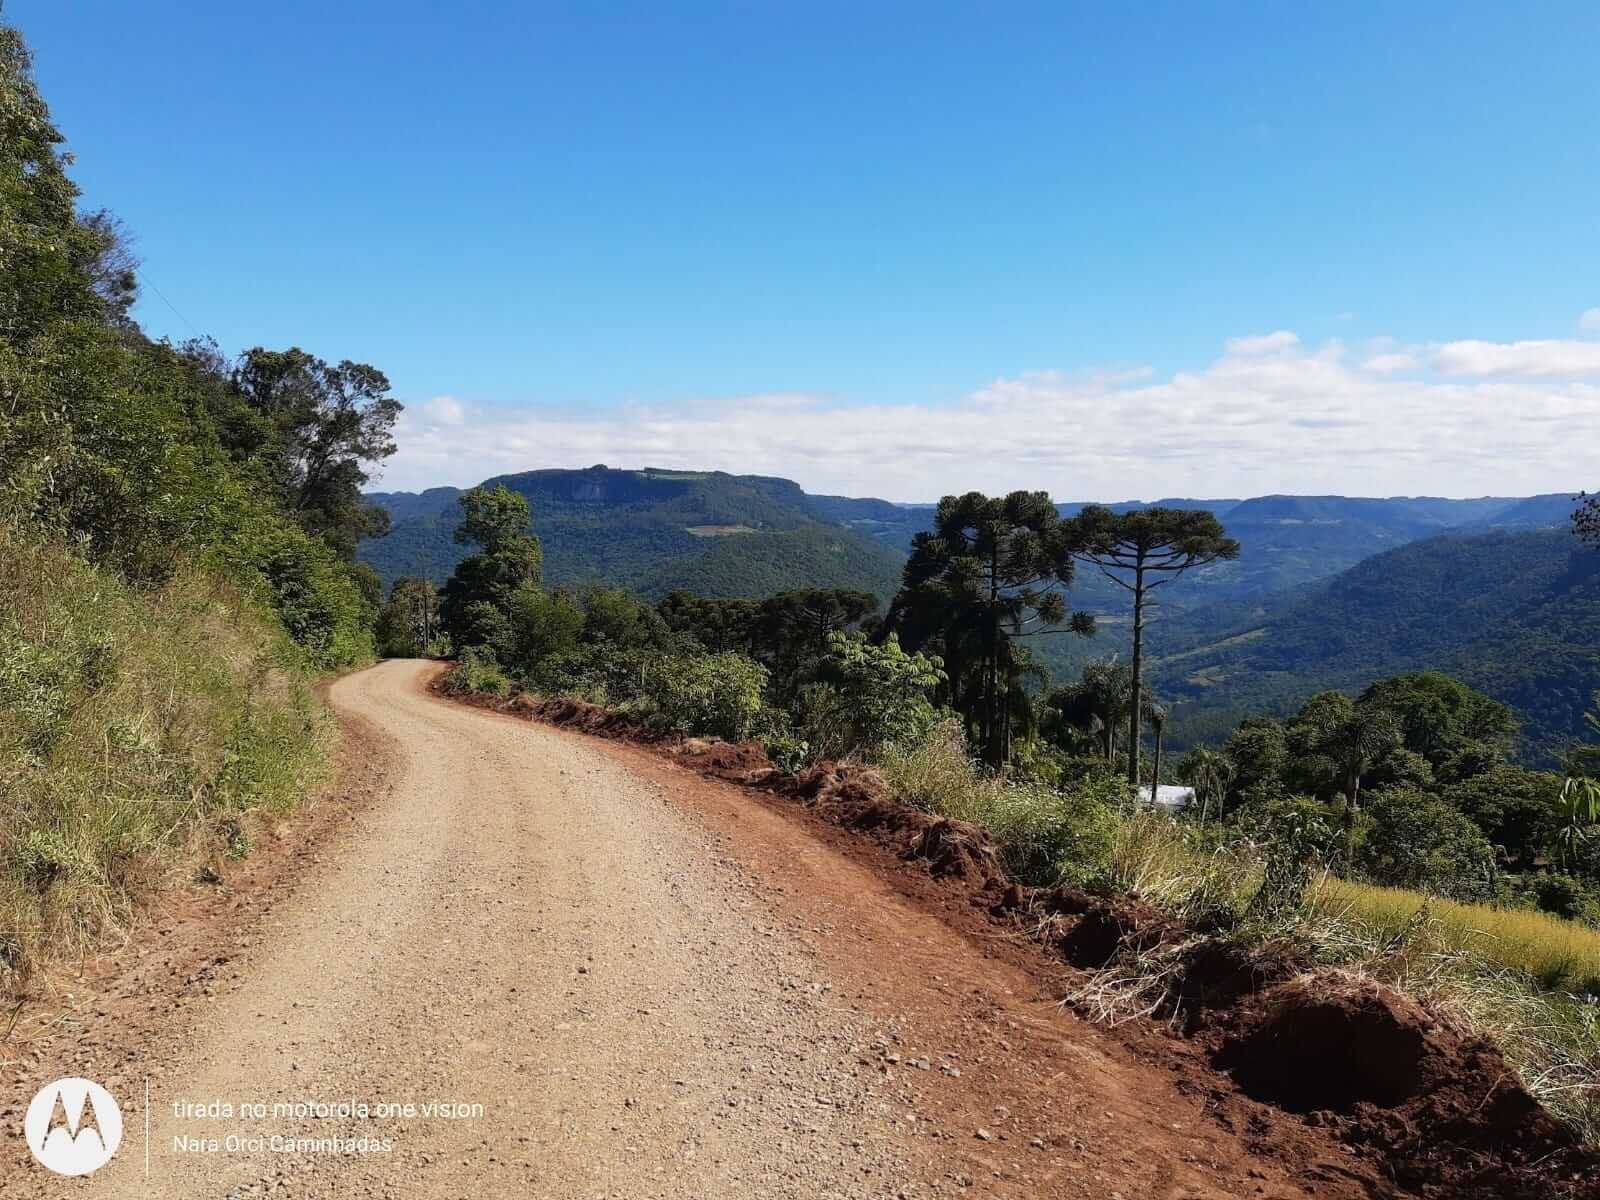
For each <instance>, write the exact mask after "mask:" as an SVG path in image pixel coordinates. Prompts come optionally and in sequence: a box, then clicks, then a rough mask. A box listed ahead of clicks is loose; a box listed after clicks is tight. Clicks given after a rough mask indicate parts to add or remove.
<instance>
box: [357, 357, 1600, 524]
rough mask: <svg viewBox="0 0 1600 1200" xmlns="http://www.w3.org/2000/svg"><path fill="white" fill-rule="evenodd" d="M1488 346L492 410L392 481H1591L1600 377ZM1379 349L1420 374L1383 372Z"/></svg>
mask: <svg viewBox="0 0 1600 1200" xmlns="http://www.w3.org/2000/svg"><path fill="white" fill-rule="evenodd" d="M1511 345H1513V346H1515V345H1517V344H1516V343H1512V344H1511ZM1463 346H1488V347H1489V348H1490V349H1489V351H1487V352H1485V351H1481V350H1472V351H1462V350H1461V349H1460V348H1461V347H1463ZM1496 346H1497V344H1494V343H1451V344H1449V345H1448V346H1445V347H1435V348H1433V349H1434V351H1435V352H1436V353H1437V354H1445V352H1446V351H1449V352H1450V354H1449V355H1446V361H1448V362H1453V363H1455V364H1456V365H1457V366H1458V367H1462V368H1466V367H1470V368H1471V369H1472V371H1473V375H1474V376H1475V377H1465V376H1449V377H1441V376H1439V375H1436V374H1433V373H1430V372H1427V371H1423V370H1421V368H1420V364H1421V363H1423V362H1424V360H1425V356H1426V355H1427V353H1428V349H1429V348H1427V347H1422V348H1414V349H1412V350H1410V351H1407V350H1405V349H1403V348H1400V347H1393V346H1391V347H1389V348H1387V349H1385V350H1384V351H1382V352H1380V353H1377V354H1376V356H1375V357H1374V355H1373V354H1371V353H1369V354H1368V356H1367V357H1366V358H1365V361H1360V362H1347V361H1346V360H1345V357H1344V354H1343V351H1344V347H1343V346H1342V345H1341V344H1340V343H1338V342H1329V343H1325V344H1323V345H1320V346H1314V347H1308V346H1302V345H1301V344H1300V342H1299V339H1298V338H1296V337H1295V335H1293V334H1292V333H1287V332H1280V333H1276V334H1272V335H1267V336H1266V337H1252V338H1240V339H1235V340H1234V341H1230V342H1229V343H1227V345H1226V349H1225V351H1224V353H1223V354H1222V355H1221V357H1219V358H1217V359H1216V360H1215V361H1213V362H1212V363H1210V364H1209V365H1207V366H1204V367H1202V368H1199V369H1194V370H1179V371H1176V372H1173V373H1170V374H1157V373H1155V372H1153V371H1151V370H1150V369H1148V368H1133V369H1130V368H1127V367H1120V368H1116V369H1111V370H1104V371H1082V372H1077V371H1069V372H1054V371H1045V372H1036V373H1030V374H1024V375H1015V376H1006V377H1001V378H997V379H995V380H994V381H993V382H991V383H989V384H988V385H986V386H984V387H982V388H979V389H978V390H977V391H975V392H972V393H970V394H968V395H966V396H964V397H961V398H959V399H956V400H953V401H951V402H949V403H940V404H895V405H884V404H864V403H859V402H853V401H847V400H841V399H839V398H836V397H826V396H822V395H806V394H784V395H761V396H748V397H739V398H732V399H725V400H707V401H702V402H699V403H696V404H692V405H676V406H673V407H672V408H664V407H653V406H649V405H637V406H630V407H624V408H614V409H604V410H586V411H582V412H578V411H540V412H524V413H517V414H509V413H508V414H505V415H501V416H486V415H483V410H479V409H476V408H475V409H474V413H475V414H477V415H475V416H474V417H473V418H472V419H470V420H466V421H465V422H464V423H463V424H460V425H454V426H450V425H444V424H442V423H436V424H433V425H423V426H421V427H417V428H413V427H410V426H409V425H408V427H407V428H406V429H405V430H404V431H402V432H401V434H400V439H399V440H400V445H401V449H400V453H399V454H397V455H396V456H395V458H394V459H392V460H391V461H390V463H389V465H388V469H387V470H386V471H385V473H384V480H383V486H384V488H386V489H396V488H419V487H424V486H431V485H434V484H439V483H454V484H458V485H467V484H472V483H476V482H478V481H479V480H481V479H484V478H486V477H488V476H490V475H495V474H500V473H504V472H510V471H521V470H531V469H533V468H536V467H585V466H589V465H591V464H593V463H599V462H604V463H608V464H609V465H611V466H614V467H642V466H661V467H677V468H686V469H688V468H693V469H709V470H724V471H730V472H735V473H750V474H765V475H781V476H786V477H788V478H792V479H795V480H797V481H798V482H799V483H800V484H801V485H802V486H804V487H805V488H807V489H808V490H810V491H813V492H831V493H841V494H845V495H856V496H882V497H885V498H888V499H892V500H931V499H936V498H938V497H939V496H941V495H944V494H946V493H948V492H956V491H965V490H968V489H978V490H983V491H989V492H998V491H1009V490H1012V489H1015V488H1043V489H1046V490H1048V491H1049V492H1050V493H1051V494H1052V495H1054V496H1057V497H1059V498H1062V499H1102V500H1115V499H1128V498H1133V497H1141V496H1142V497H1146V498H1153V497H1157V496H1174V495H1189V496H1224V495H1231V496H1242V495H1259V494H1263V493H1269V492H1299V493H1320V492H1336V493H1343V494H1346V495H1395V494H1402V493H1405V494H1416V493H1431V494H1435V495H1455V496H1460V495H1484V494H1500V495H1510V494H1519V493H1533V492H1547V491H1559V490H1563V489H1573V490H1576V489H1577V488H1579V487H1584V486H1589V487H1593V486H1594V485H1595V483H1596V482H1600V480H1597V479H1596V477H1595V476H1594V474H1593V472H1594V470H1595V466H1594V462H1593V456H1592V453H1591V448H1592V441H1593V431H1594V428H1595V414H1596V413H1597V412H1600V386H1597V385H1596V383H1595V382H1594V381H1590V380H1587V379H1583V378H1575V377H1566V376H1561V375H1550V374H1549V373H1544V374H1541V373H1540V372H1537V371H1530V370H1527V369H1526V363H1525V362H1523V361H1522V360H1521V359H1515V360H1514V361H1515V362H1516V363H1517V364H1518V365H1517V369H1515V370H1510V369H1507V368H1506V366H1505V361H1504V356H1503V355H1501V356H1499V357H1497V350H1496ZM1452 348H1454V349H1452ZM1587 348H1589V349H1596V350H1600V346H1595V347H1587ZM1517 353H1518V354H1522V353H1524V352H1522V351H1518V352H1517ZM1540 353H1542V352H1540ZM1452 355H1453V356H1454V357H1451V356H1452ZM1386 357H1389V358H1394V359H1400V358H1412V359H1414V361H1415V364H1417V365H1418V369H1417V370H1416V371H1415V372H1412V373H1406V372H1409V371H1410V368H1401V367H1400V366H1399V365H1398V362H1392V363H1388V364H1382V363H1380V364H1379V365H1378V366H1374V363H1375V362H1376V361H1377V360H1380V359H1383V358H1386ZM1540 361H1544V360H1540ZM1385 366H1388V367H1391V368H1392V369H1391V370H1388V371H1386V370H1384V369H1383V367H1385ZM1569 375H1570V373H1569Z"/></svg>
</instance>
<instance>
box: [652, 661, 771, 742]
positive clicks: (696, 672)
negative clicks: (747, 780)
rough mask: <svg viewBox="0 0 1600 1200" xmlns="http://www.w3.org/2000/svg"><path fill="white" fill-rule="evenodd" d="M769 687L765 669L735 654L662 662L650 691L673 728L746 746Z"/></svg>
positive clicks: (653, 668)
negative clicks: (743, 742)
mask: <svg viewBox="0 0 1600 1200" xmlns="http://www.w3.org/2000/svg"><path fill="white" fill-rule="evenodd" d="M766 686H767V669H766V668H765V667H763V666H762V665H761V664H760V663H758V662H756V661H755V660H753V659H749V658H746V657H745V656H744V655H742V654H734V653H733V652H731V651H729V652H725V653H722V654H695V655H671V656H667V657H664V658H661V659H659V660H657V661H656V662H655V664H654V665H653V666H652V667H651V668H650V670H649V671H648V675H647V680H646V684H645V689H644V690H645V693H646V694H647V695H648V697H649V698H650V699H651V700H652V701H653V702H654V704H655V707H656V711H657V712H658V713H659V714H660V718H661V720H662V721H663V722H664V723H665V724H666V725H667V727H668V728H671V729H676V730H679V731H680V732H683V733H688V734H694V735H696V736H702V737H720V738H724V739H726V740H727V741H730V742H742V741H744V740H746V739H747V738H749V737H751V736H752V735H753V734H754V733H755V731H756V728H757V723H758V721H759V719H760V716H761V712H762V709H763V707H764V702H763V695H764V692H765V690H766Z"/></svg>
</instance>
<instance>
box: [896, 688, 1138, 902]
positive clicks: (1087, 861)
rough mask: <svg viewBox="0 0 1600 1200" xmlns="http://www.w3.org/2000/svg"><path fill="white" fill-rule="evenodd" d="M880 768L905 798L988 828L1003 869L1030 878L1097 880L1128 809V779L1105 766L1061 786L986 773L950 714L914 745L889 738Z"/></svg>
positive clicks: (1049, 881)
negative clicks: (1021, 780)
mask: <svg viewBox="0 0 1600 1200" xmlns="http://www.w3.org/2000/svg"><path fill="white" fill-rule="evenodd" d="M882 769H883V772H884V776H885V778H886V779H888V781H889V784H890V787H891V788H892V789H893V791H894V793H895V795H896V796H898V797H899V798H900V799H901V800H903V801H904V802H905V803H907V804H912V805H915V806H916V807H918V808H921V809H924V810H925V811H927V812H932V813H936V814H938V815H939V816H945V817H952V818H955V819H956V820H961V821H970V822H972V823H973V824H976V825H981V826H983V827H984V828H985V829H987V830H988V831H989V832H990V834H991V835H992V836H993V838H994V841H995V846H996V849H997V850H998V851H999V853H1000V856H1001V860H1002V861H1003V862H1004V863H1005V866H1006V870H1007V871H1008V872H1009V873H1010V874H1011V875H1012V876H1013V877H1014V878H1016V879H1018V880H1019V881H1021V882H1023V883H1029V884H1039V885H1046V884H1053V883H1058V882H1074V883H1086V882H1092V881H1095V880H1098V879H1100V878H1102V877H1103V876H1104V875H1105V874H1106V872H1107V870H1108V868H1109V865H1110V862H1111V855H1112V851H1113V848H1114V846H1115V844H1116V837H1117V831H1118V827H1119V825H1120V824H1121V819H1122V818H1121V814H1122V812H1123V811H1124V810H1125V809H1127V808H1128V807H1131V797H1130V796H1129V793H1128V788H1127V784H1126V783H1125V782H1124V781H1122V780H1121V779H1119V778H1117V777H1116V776H1115V775H1113V774H1112V773H1110V772H1106V771H1101V772H1096V773H1091V774H1086V775H1085V776H1084V777H1083V778H1082V779H1080V780H1078V781H1076V782H1075V783H1073V784H1072V785H1071V786H1070V787H1068V788H1067V789H1066V790H1058V789H1056V788H1052V787H1048V786H1045V785H1043V784H1040V783H1034V782H1014V781H1008V780H1006V779H1003V778H1000V777H997V776H993V775H988V774H985V773H984V772H983V771H982V769H981V768H980V767H979V766H978V765H977V763H976V762H975V761H974V760H973V758H972V757H971V755H970V754H969V752H968V750H967V746H966V740H965V737H964V735H963V734H962V731H961V726H960V723H959V722H958V721H956V720H954V719H946V720H945V721H943V722H941V723H939V724H938V725H936V726H935V727H934V729H933V731H932V732H931V733H930V734H929V736H927V737H924V738H922V739H920V740H918V741H917V742H915V743H912V744H905V743H891V744H890V745H889V746H888V747H887V748H886V749H885V750H884V753H883V756H882Z"/></svg>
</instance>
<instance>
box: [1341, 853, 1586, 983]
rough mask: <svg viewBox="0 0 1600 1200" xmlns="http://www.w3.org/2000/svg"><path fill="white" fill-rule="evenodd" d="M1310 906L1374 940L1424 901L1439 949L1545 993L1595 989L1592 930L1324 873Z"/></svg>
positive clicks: (1537, 915) (1524, 912) (1532, 914)
mask: <svg viewBox="0 0 1600 1200" xmlns="http://www.w3.org/2000/svg"><path fill="white" fill-rule="evenodd" d="M1312 903H1313V906H1314V907H1315V909H1316V911H1317V912H1319V913H1321V914H1322V915H1323V916H1328V917H1334V918H1340V919H1343V920H1346V921H1354V922H1359V923H1361V924H1363V925H1365V926H1367V927H1368V928H1369V929H1370V930H1372V931H1373V932H1374V933H1375V934H1377V935H1378V937H1379V938H1380V939H1381V938H1388V937H1392V936H1394V935H1395V934H1398V933H1399V932H1400V931H1401V930H1402V929H1404V928H1405V927H1406V925H1407V924H1408V923H1409V922H1410V921H1411V920H1412V918H1413V917H1414V916H1415V915H1416V912H1417V910H1418V909H1419V908H1421V907H1422V905H1423V904H1427V906H1428V915H1429V917H1430V918H1431V923H1432V928H1433V931H1434V934H1435V936H1436V938H1437V939H1438V940H1439V941H1440V942H1442V943H1443V946H1442V948H1444V949H1448V950H1464V951H1470V952H1472V953H1474V954H1476V955H1478V956H1479V957H1481V958H1484V959H1486V960H1488V961H1490V962H1494V963H1497V964H1499V965H1501V966H1504V967H1509V968H1510V969H1512V970H1515V971H1523V972H1526V973H1527V974H1528V975H1530V976H1532V977H1533V978H1534V979H1535V980H1537V981H1538V982H1539V983H1540V984H1541V985H1542V986H1544V987H1547V988H1559V989H1562V990H1566V991H1575V992H1600V930H1595V929H1591V928H1589V927H1588V926H1587V925H1580V924H1578V923H1577V922H1576V921H1564V920H1562V919H1561V918H1559V917H1553V916H1551V915H1549V914H1548V913H1542V912H1535V911H1532V910H1528V909H1511V908H1490V907H1489V906H1487V905H1483V904H1460V903H1457V902H1456V901H1453V900H1442V899H1440V898H1439V897H1437V896H1434V897H1429V896H1424V895H1422V894H1421V893H1420V892H1409V891H1405V890H1403V889H1401V888H1387V887H1374V886H1372V885H1370V884H1363V883H1351V882H1349V881H1347V880H1343V879H1335V878H1333V877H1331V876H1329V877H1327V878H1325V879H1323V880H1322V881H1321V882H1320V883H1319V884H1318V885H1317V889H1316V893H1315V896H1314V897H1313V900H1312Z"/></svg>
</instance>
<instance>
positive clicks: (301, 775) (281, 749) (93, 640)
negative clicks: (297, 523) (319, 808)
mask: <svg viewBox="0 0 1600 1200" xmlns="http://www.w3.org/2000/svg"><path fill="white" fill-rule="evenodd" d="M326 734H327V726H326V721H325V718H324V716H323V713H322V710H321V708H320V706H319V705H317V704H316V703H315V701H314V700H313V698H312V696H311V694H310V690H309V687H308V685H307V681H306V676H305V675H304V674H303V673H302V672H301V670H300V669H299V660H298V658H297V652H296V651H295V650H294V648H293V647H292V646H291V645H290V644H289V643H288V641H287V639H286V638H285V637H284V635H283V634H282V632H281V630H280V629H279V628H278V627H277V625H276V623H275V622H274V621H273V620H272V618H271V617H270V615H268V614H266V613H265V612H263V611H261V610H259V609H258V608H256V607H255V606H254V605H252V604H250V603H249V602H247V601H246V600H245V599H244V598H243V597H242V596H241V595H240V594H239V593H238V592H237V591H236V590H235V589H234V588H232V587H231V586H229V585H227V584H226V583H223V582H221V581H220V580H218V579H217V578H216V577H214V576H211V575H208V574H205V573H202V572H198V571H194V572H187V573H182V574H180V575H179V576H177V577H176V578H174V579H173V580H171V581H170V582H169V583H168V584H167V585H166V586H165V587H163V588H161V589H159V590H157V591H153V592H141V591H136V590H133V589H131V588H129V587H128V586H127V585H125V584H124V583H122V582H121V581H120V580H118V579H117V578H116V577H114V576H113V575H111V574H110V573H107V572H102V571H98V570H96V569H94V568H92V567H90V566H88V565H87V564H85V563H84V562H83V561H82V560H81V559H78V558H77V557H76V556H74V555H72V554H71V553H69V552H68V551H66V550H65V549H63V548H61V547H58V546H51V545H40V544H37V543H33V542H30V541H28V540H27V539H25V538H23V537H21V536H19V535H17V534H16V533H14V532H11V531H8V530H5V529H3V528H0V986H4V987H9V988H12V989H16V988H18V987H20V986H22V985H23V984H24V983H25V982H26V981H27V979H28V977H29V975H30V973H31V972H32V971H33V970H34V969H35V968H36V967H38V966H39V965H41V964H43V963H46V962H48V961H49V960H51V959H62V958H71V957H75V956H78V955H81V954H83V953H85V952H87V951H89V950H91V949H92V948H93V947H94V946H96V945H97V944H98V943H99V942H100V941H101V940H102V939H104V938H106V937H107V936H109V935H113V934H115V933H116V932H118V931H119V930H121V929H122V928H124V927H125V926H126V925H127V923H128V921H129V920H130V918H131V916H132V913H133V910H134V906H135V904H136V901H137V899H138V896H139V895H140V893H141V892H143V891H145V890H147V889H149V888H151V887H154V886H158V885H160V884H161V883H163V882H165V881H166V880H167V879H168V878H169V877H170V875H171V874H172V873H173V872H175V871H181V870H183V869H185V868H186V867H192V866H193V864H194V863H195V861H196V859H197V858H200V857H203V856H206V855H209V854H212V853H233V854H242V853H245V852H247V850H248V848H249V845H250V840H251V837H252V832H251V829H252V823H253V820H254V819H255V817H256V815H257V814H261V813H270V812H281V811H284V810H286V809H288V808H289V807H292V806H293V805H294V804H295V803H296V802H297V801H298V800H299V799H300V798H301V797H302V796H304V795H305V794H306V792H307V791H308V790H309V789H310V788H311V787H312V786H313V784H314V782H315V779H316V776H317V773H318V771H319V769H320V767H321V764H322V762H323V761H324V755H323V750H324V739H325V737H326Z"/></svg>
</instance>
